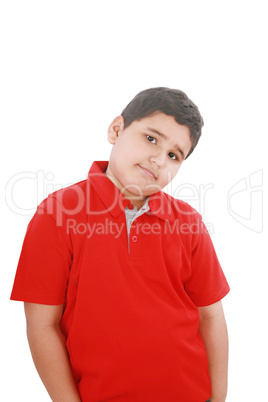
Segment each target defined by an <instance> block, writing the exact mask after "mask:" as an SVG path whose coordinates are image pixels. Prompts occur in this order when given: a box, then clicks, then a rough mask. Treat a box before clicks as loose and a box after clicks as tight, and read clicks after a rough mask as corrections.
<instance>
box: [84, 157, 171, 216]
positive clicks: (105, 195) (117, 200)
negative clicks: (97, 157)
mask: <svg viewBox="0 0 268 402" xmlns="http://www.w3.org/2000/svg"><path fill="white" fill-rule="evenodd" d="M107 166H108V162H107V161H96V162H93V164H92V166H91V168H90V171H89V173H88V180H89V181H90V183H91V185H92V186H93V188H94V190H95V191H96V192H97V194H98V195H99V197H100V199H101V200H102V202H103V204H104V205H105V207H106V208H107V212H110V213H111V214H112V215H113V216H114V217H117V216H118V215H119V214H120V213H122V212H124V211H125V208H126V207H127V206H128V205H129V204H130V200H128V199H127V198H126V197H125V196H124V195H123V194H122V193H121V192H120V191H119V190H118V188H117V187H116V186H115V185H114V183H113V182H112V181H111V180H110V179H108V177H107V176H106V175H105V174H104V172H105V171H106V169H107ZM149 207H150V211H148V212H147V213H148V214H153V215H156V216H157V217H158V218H160V219H163V220H169V221H174V219H175V217H174V213H173V208H172V205H171V202H170V197H169V196H168V195H167V194H165V193H164V192H162V191H158V192H157V193H155V194H153V195H151V196H150V197H149Z"/></svg>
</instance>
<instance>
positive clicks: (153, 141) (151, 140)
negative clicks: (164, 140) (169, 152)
mask: <svg viewBox="0 0 268 402" xmlns="http://www.w3.org/2000/svg"><path fill="white" fill-rule="evenodd" d="M146 137H147V139H148V141H150V142H152V143H153V144H155V143H156V139H155V138H154V137H152V136H151V135H146Z"/></svg>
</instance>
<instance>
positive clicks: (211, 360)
mask: <svg viewBox="0 0 268 402" xmlns="http://www.w3.org/2000/svg"><path fill="white" fill-rule="evenodd" d="M198 310H199V316H200V324H199V332H200V334H201V336H202V339H203V342H204V344H205V348H206V352H207V357H208V367H209V375H210V381H211V402H224V401H225V399H226V394H227V376H228V333H227V327H226V322H225V317H224V312H223V308H222V304H221V301H219V302H217V303H215V304H212V305H210V306H204V307H198Z"/></svg>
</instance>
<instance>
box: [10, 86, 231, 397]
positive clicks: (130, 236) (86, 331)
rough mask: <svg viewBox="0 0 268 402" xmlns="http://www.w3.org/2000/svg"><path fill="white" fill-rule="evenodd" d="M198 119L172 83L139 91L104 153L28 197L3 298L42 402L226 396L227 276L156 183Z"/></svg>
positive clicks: (167, 174)
mask: <svg viewBox="0 0 268 402" xmlns="http://www.w3.org/2000/svg"><path fill="white" fill-rule="evenodd" d="M202 126H203V120H202V117H201V115H200V113H199V111H198V108H197V107H196V106H195V105H194V103H193V102H192V101H191V100H190V99H188V97H187V96H186V95H185V94H184V93H183V92H181V91H179V90H173V89H169V88H163V87H160V88H152V89H148V90H145V91H142V92H140V93H139V94H138V95H137V96H136V97H135V98H134V99H133V100H132V101H131V102H130V103H129V105H128V106H127V107H126V108H125V109H124V110H123V112H122V114H121V115H120V116H118V117H116V118H115V119H114V120H113V122H112V123H111V125H110V126H109V129H108V139H109V142H110V143H111V144H113V148H112V151H111V156H110V160H109V163H108V162H94V163H93V165H92V167H91V170H90V172H89V175H88V178H87V180H84V181H82V182H79V183H77V184H75V185H73V186H70V187H67V188H65V189H62V190H59V191H56V192H54V193H53V194H51V195H49V196H48V198H47V199H45V200H44V201H43V202H42V203H41V204H40V205H39V206H38V208H37V212H36V214H35V215H34V217H33V219H32V220H31V222H30V224H29V226H28V229H27V233H26V236H25V240H24V244H23V248H22V253H21V256H20V261H19V265H18V269H17V273H16V278H15V282H14V286H13V291H12V295H11V299H13V300H21V301H24V302H25V313H26V319H27V335H28V340H29V344H30V349H31V352H32V356H33V360H34V363H35V365H36V368H37V370H38V373H39V375H40V377H41V379H42V381H43V382H44V385H45V386H46V388H47V390H48V392H49V395H50V397H51V399H52V400H53V401H54V402H60V401H64V402H76V401H83V402H101V401H114V402H117V401H118V402H119V401H122V402H128V401H129V402H132V401H133V402H204V401H207V400H209V398H210V399H211V401H212V402H223V401H225V398H226V390H227V359H228V357H227V354H228V351H227V349H228V340H227V330H226V324H225V319H224V313H223V310H222V305H221V299H222V298H223V297H224V296H225V295H226V294H227V293H228V291H229V286H228V283H227V281H226V279H225V276H224V274H223V272H222V270H221V267H220V265H219V262H218V259H217V257H216V254H215V251H214V248H213V245H212V242H211V239H210V236H209V234H208V232H207V230H206V228H205V226H204V224H203V222H202V219H201V216H200V215H199V214H198V213H197V212H196V211H195V210H194V209H193V208H192V207H190V206H189V205H188V204H186V203H184V202H182V201H180V200H177V199H174V198H172V197H171V196H169V195H167V194H165V193H164V192H162V191H161V189H162V188H164V187H165V186H166V185H167V184H168V183H169V182H170V181H171V180H172V179H173V178H174V176H175V175H176V174H177V172H178V170H179V168H180V166H181V164H182V162H183V161H184V160H185V159H186V158H187V157H188V156H189V155H190V154H191V152H192V151H193V149H194V148H195V146H196V144H197V142H198V140H199V137H200V135H201V128H202Z"/></svg>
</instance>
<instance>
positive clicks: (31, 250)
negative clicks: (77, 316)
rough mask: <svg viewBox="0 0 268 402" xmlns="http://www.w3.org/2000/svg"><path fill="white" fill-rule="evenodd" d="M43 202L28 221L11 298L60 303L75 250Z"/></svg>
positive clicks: (63, 295)
mask: <svg viewBox="0 0 268 402" xmlns="http://www.w3.org/2000/svg"><path fill="white" fill-rule="evenodd" d="M43 205H44V202H43ZM43 205H42V204H41V205H40V206H39V207H38V209H37V211H36V213H35V215H34V216H33V218H32V220H31V221H30V223H29V225H28V228H27V231H26V235H25V238H24V242H23V246H22V251H21V255H20V259H19V263H18V267H17V272H16V276H15V280H14V284H13V289H12V293H11V300H20V301H25V302H30V303H39V304H50V305H58V304H62V303H64V301H65V293H66V289H67V284H68V280H69V270H70V265H71V261H72V250H71V245H70V244H68V239H67V238H65V237H66V234H64V230H63V228H62V227H61V226H58V225H57V224H56V220H55V219H54V217H53V215H51V214H48V213H47V211H46V208H45V207H44V206H43Z"/></svg>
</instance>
